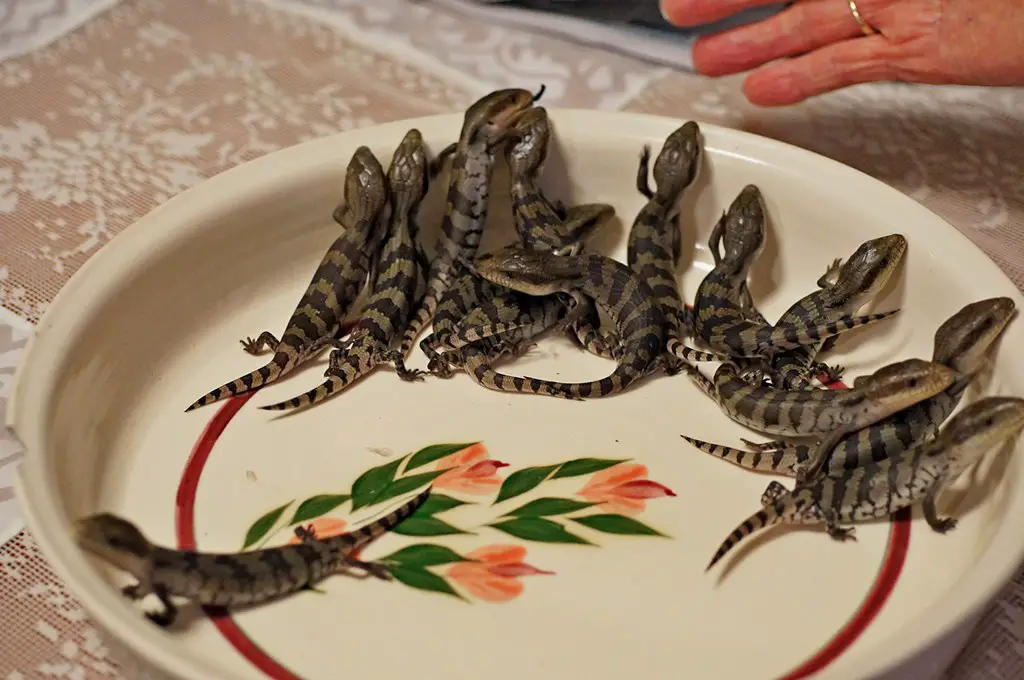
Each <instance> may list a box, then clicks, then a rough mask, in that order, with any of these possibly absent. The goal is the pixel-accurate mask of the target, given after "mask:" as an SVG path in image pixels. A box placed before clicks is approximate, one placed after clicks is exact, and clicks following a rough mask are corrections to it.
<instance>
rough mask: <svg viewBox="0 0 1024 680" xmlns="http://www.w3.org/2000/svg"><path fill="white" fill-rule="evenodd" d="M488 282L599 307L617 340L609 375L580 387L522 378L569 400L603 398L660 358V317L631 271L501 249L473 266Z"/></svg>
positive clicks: (597, 258)
mask: <svg viewBox="0 0 1024 680" xmlns="http://www.w3.org/2000/svg"><path fill="white" fill-rule="evenodd" d="M474 266H475V268H476V270H477V272H478V273H479V274H480V275H481V276H483V277H484V278H486V279H487V280H489V281H492V282H494V283H496V284H498V285H501V286H505V287H507V288H512V289H513V290H518V291H521V292H523V293H527V294H530V295H551V294H553V293H558V292H562V293H577V292H578V293H582V294H583V295H586V296H587V297H589V298H591V299H592V300H593V301H594V304H596V305H598V306H600V307H602V308H603V309H604V311H605V312H606V313H607V315H608V317H609V319H610V320H611V321H612V323H613V324H614V325H615V329H616V332H617V334H618V336H619V338H620V339H621V348H622V354H621V357H620V359H619V365H618V366H617V367H616V368H615V370H614V371H613V372H612V374H611V375H609V376H608V377H606V378H603V379H601V380H595V381H592V382H585V383H562V382H557V381H549V380H540V379H537V378H525V380H527V381H529V382H530V383H531V384H533V385H541V384H546V385H549V386H550V387H552V388H554V389H558V390H567V391H568V392H569V393H570V394H571V395H572V396H573V397H574V398H578V399H586V398H595V397H604V396H608V395H611V394H615V393H618V392H621V391H623V390H625V389H627V388H628V387H629V386H630V385H632V384H633V383H635V382H636V381H638V380H639V379H641V378H643V377H644V376H646V375H648V374H650V373H653V372H655V371H657V370H660V369H662V368H663V366H664V358H665V352H664V348H665V318H664V315H663V314H662V311H661V307H660V306H659V305H657V304H655V302H654V295H653V293H652V292H651V289H650V288H649V287H648V286H647V284H646V283H644V281H643V280H642V279H640V278H639V277H637V276H636V275H635V274H634V273H633V271H632V270H631V269H630V268H629V267H627V266H626V265H624V264H622V263H621V262H617V261H616V260H613V259H611V258H609V257H605V256H604V255H599V254H596V253H589V254H586V255H575V256H559V255H556V254H554V253H552V252H538V251H530V250H524V249H522V248H505V249H503V250H500V251H497V252H495V253H492V254H488V255H484V256H483V257H481V258H479V259H478V260H477V261H476V263H475V265H474Z"/></svg>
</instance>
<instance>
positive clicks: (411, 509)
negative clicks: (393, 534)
mask: <svg viewBox="0 0 1024 680" xmlns="http://www.w3.org/2000/svg"><path fill="white" fill-rule="evenodd" d="M431 491H432V487H429V486H428V487H427V488H426V489H424V490H423V491H421V492H420V493H419V494H417V495H416V497H415V498H413V499H411V500H409V501H408V502H406V503H403V504H402V505H400V506H398V507H397V508H395V510H393V511H392V512H389V513H388V514H386V515H384V516H383V517H381V518H380V519H377V520H374V521H372V522H370V523H369V524H364V525H363V526H361V527H359V528H358V529H356V530H355V531H351V532H349V533H347V534H341V535H340V536H336V537H333V538H330V539H327V540H329V541H331V542H335V543H337V545H338V547H340V548H342V549H343V550H344V551H346V552H351V551H352V550H354V549H358V548H360V547H362V546H364V545H366V544H367V543H369V542H370V541H372V540H374V539H375V538H377V537H379V536H382V535H384V534H386V533H387V532H389V531H391V530H392V529H394V528H395V527H396V526H398V525H399V524H401V523H402V522H404V521H405V520H407V519H409V518H410V517H412V516H413V514H415V513H416V511H417V510H419V509H420V506H422V505H423V504H424V503H426V502H427V499H428V498H430V492H431Z"/></svg>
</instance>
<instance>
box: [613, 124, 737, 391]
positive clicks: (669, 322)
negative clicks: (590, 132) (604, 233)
mask: <svg viewBox="0 0 1024 680" xmlns="http://www.w3.org/2000/svg"><path fill="white" fill-rule="evenodd" d="M702 159H703V151H702V147H701V140H700V128H699V127H698V126H697V123H695V122H693V121H688V122H686V123H684V124H683V125H682V126H681V127H679V128H678V129H677V130H675V131H674V132H672V134H670V135H669V136H668V137H667V138H666V139H665V142H664V144H663V145H662V147H661V151H660V152H659V153H658V157H657V158H656V159H655V161H654V184H655V187H656V189H655V190H653V191H652V190H651V187H650V184H649V182H648V173H649V168H650V160H651V147H650V146H647V145H645V146H644V148H643V152H642V153H641V154H640V163H639V165H638V167H637V175H636V188H637V191H639V192H640V193H641V194H643V195H644V196H645V197H646V198H647V203H646V204H644V207H642V208H641V209H640V212H639V213H637V216H636V219H635V220H633V226H632V228H631V229H630V230H629V241H628V246H627V251H626V262H627V264H629V267H630V269H632V270H633V271H634V272H635V273H636V275H637V276H639V277H640V278H641V279H642V280H643V281H644V282H646V283H647V285H648V286H649V287H650V288H651V290H652V291H653V292H654V299H655V303H656V304H658V305H660V306H661V313H662V316H664V318H665V338H666V345H665V351H666V352H667V356H666V359H665V369H666V372H667V373H669V374H675V373H678V372H679V371H680V370H681V369H682V365H681V362H683V361H721V360H723V359H725V358H727V357H723V356H716V355H714V354H708V353H707V352H698V351H697V350H694V349H692V348H690V347H687V346H686V345H684V344H683V339H682V338H683V332H684V330H686V328H687V325H686V324H685V323H683V321H684V318H688V317H687V315H685V314H684V313H685V307H684V306H683V300H682V298H681V297H680V294H679V283H678V281H677V276H676V263H677V262H678V261H679V258H680V256H681V255H682V248H683V235H682V232H681V229H680V225H679V201H680V199H681V198H682V196H683V193H684V192H685V191H686V189H687V188H688V187H689V186H690V185H691V184H693V181H694V180H695V179H696V178H697V172H698V170H699V169H700V164H701V161H702Z"/></svg>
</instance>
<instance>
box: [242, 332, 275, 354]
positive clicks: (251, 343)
mask: <svg viewBox="0 0 1024 680" xmlns="http://www.w3.org/2000/svg"><path fill="white" fill-rule="evenodd" d="M238 342H240V343H242V349H243V350H245V351H246V352H247V353H249V354H251V355H253V356H259V355H260V354H263V351H264V350H267V351H270V352H275V351H277V346H278V345H280V344H281V341H280V340H278V339H277V338H275V337H274V334H273V333H271V332H270V331H263V332H262V333H260V334H259V337H257V338H256V339H255V340H253V339H252V338H251V337H247V338H245V339H243V340H239V341H238Z"/></svg>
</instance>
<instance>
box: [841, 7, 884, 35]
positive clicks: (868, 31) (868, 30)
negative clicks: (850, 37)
mask: <svg viewBox="0 0 1024 680" xmlns="http://www.w3.org/2000/svg"><path fill="white" fill-rule="evenodd" d="M847 2H848V3H849V5H850V14H852V15H853V18H854V19H856V20H857V24H858V25H860V32H861V33H863V34H864V35H875V34H876V33H878V31H877V30H876V29H875V27H874V26H872V25H871V24H869V23H868V22H866V21H864V17H862V16H861V15H860V10H858V9H857V3H856V2H855V0H847Z"/></svg>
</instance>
